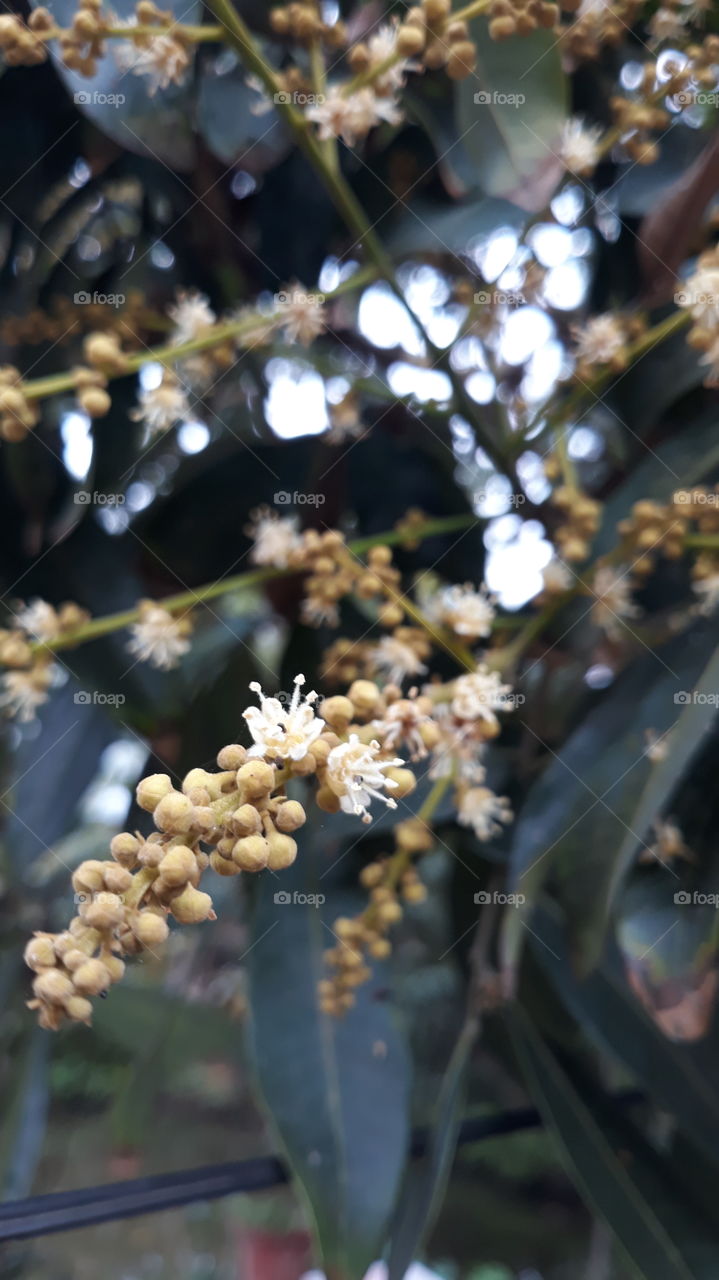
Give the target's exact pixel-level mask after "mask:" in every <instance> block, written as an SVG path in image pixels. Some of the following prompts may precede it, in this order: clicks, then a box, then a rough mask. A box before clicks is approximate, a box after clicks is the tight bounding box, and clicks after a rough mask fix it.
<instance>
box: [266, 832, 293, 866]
mask: <svg viewBox="0 0 719 1280" xmlns="http://www.w3.org/2000/svg"><path fill="white" fill-rule="evenodd" d="M267 844H268V845H269V849H270V856H269V858H268V860H267V865H268V867H269V868H270V871H284V869H285V867H291V866H292V863H293V862H294V860H295V858H296V857H297V841H296V840H293V839H292V836H283V835H282V834H281V832H279V831H271V832H270V834H269V835H268V837H267Z"/></svg>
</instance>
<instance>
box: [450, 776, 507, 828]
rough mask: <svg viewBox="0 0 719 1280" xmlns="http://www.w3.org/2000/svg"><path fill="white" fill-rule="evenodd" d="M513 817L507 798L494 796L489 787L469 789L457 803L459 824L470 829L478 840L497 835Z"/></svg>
mask: <svg viewBox="0 0 719 1280" xmlns="http://www.w3.org/2000/svg"><path fill="white" fill-rule="evenodd" d="M513 817H514V814H513V813H512V807H511V805H510V803H509V800H508V799H507V797H506V796H498V795H495V793H494V792H493V791H490V789H489V787H470V788H469V789H468V790H467V791H465V792H464V795H463V796H462V797H461V800H460V803H459V810H458V818H459V822H460V823H461V825H462V826H463V827H472V828H473V830H474V834H475V835H476V837H477V839H478V840H491V839H492V836H496V835H499V833H500V831H501V830H502V824H503V823H508V822H511V821H512V818H513Z"/></svg>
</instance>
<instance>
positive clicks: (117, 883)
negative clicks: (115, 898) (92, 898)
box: [104, 862, 132, 894]
mask: <svg viewBox="0 0 719 1280" xmlns="http://www.w3.org/2000/svg"><path fill="white" fill-rule="evenodd" d="M104 880H105V888H106V889H109V891H110V893H121V894H122V893H127V891H128V889H129V888H130V885H131V884H132V876H131V875H130V872H129V871H128V870H127V869H126V868H125V867H116V866H115V865H114V864H113V863H112V862H110V863H108V865H107V866H106V867H105V876H104Z"/></svg>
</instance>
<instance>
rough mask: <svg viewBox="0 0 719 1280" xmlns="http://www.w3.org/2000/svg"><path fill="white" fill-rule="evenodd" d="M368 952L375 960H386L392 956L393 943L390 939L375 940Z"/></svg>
mask: <svg viewBox="0 0 719 1280" xmlns="http://www.w3.org/2000/svg"><path fill="white" fill-rule="evenodd" d="M367 950H368V951H369V953H370V955H371V956H372V958H373V960H386V959H387V956H389V955H391V954H392V943H391V942H390V941H389V939H388V938H374V939H373V940H372V942H370V944H369V947H368V948H367Z"/></svg>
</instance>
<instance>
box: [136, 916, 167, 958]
mask: <svg viewBox="0 0 719 1280" xmlns="http://www.w3.org/2000/svg"><path fill="white" fill-rule="evenodd" d="M132 932H133V933H134V935H135V937H136V938H137V941H138V942H141V943H142V945H143V947H148V948H149V949H150V950H152V948H153V947H160V946H162V943H163V942H166V941H167V935H168V934H169V932H170V930H169V929H168V927H167V921H166V919H165V917H164V916H158V915H157V914H156V913H155V912H154V911H140V912H139V914H138V915H137V916H136V918H135V920H133V923H132Z"/></svg>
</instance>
